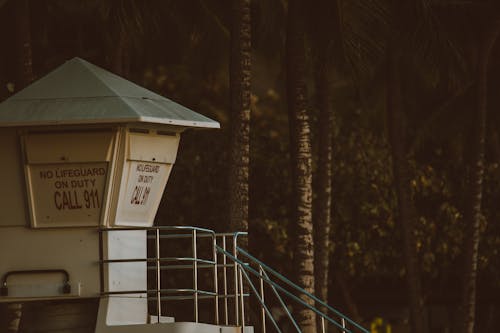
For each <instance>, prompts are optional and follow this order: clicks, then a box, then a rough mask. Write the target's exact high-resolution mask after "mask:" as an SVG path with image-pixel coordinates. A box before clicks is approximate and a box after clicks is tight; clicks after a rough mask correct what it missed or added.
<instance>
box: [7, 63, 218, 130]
mask: <svg viewBox="0 0 500 333" xmlns="http://www.w3.org/2000/svg"><path fill="white" fill-rule="evenodd" d="M132 120H133V121H137V122H149V123H162V124H172V125H179V126H185V127H190V126H192V127H214V128H218V127H219V126H220V125H219V123H218V122H216V121H213V120H211V119H209V118H207V117H205V116H203V115H200V114H198V113H196V112H194V111H192V110H190V109H188V108H186V107H184V106H182V105H180V104H177V103H175V102H173V101H171V100H169V99H167V98H165V97H163V96H161V95H159V94H157V93H154V92H152V91H150V90H147V89H146V88H143V87H141V86H139V85H137V84H135V83H133V82H131V81H128V80H126V79H124V78H122V77H120V76H118V75H116V74H113V73H111V72H109V71H107V70H105V69H103V68H101V67H98V66H96V65H94V64H92V63H90V62H88V61H86V60H84V59H82V58H79V57H75V58H72V59H70V60H68V61H66V62H65V63H64V64H62V65H61V66H59V67H57V68H56V69H54V70H53V71H51V72H50V73H48V74H47V75H45V76H44V77H42V78H40V79H38V80H37V81H35V82H33V83H32V84H31V85H29V86H28V87H26V88H24V89H23V90H21V91H19V92H18V93H17V94H15V95H13V96H11V97H10V98H8V99H7V100H6V101H4V102H3V103H1V104H0V126H17V125H22V124H28V123H29V124H36V123H39V124H40V125H43V124H48V123H50V124H53V123H58V124H61V123H64V124H72V123H82V122H84V123H96V122H130V121H132Z"/></svg>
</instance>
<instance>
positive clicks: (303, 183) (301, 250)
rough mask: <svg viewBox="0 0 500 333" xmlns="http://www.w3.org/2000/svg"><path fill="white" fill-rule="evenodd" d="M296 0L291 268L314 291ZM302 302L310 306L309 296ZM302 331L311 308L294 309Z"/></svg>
mask: <svg viewBox="0 0 500 333" xmlns="http://www.w3.org/2000/svg"><path fill="white" fill-rule="evenodd" d="M299 3H301V2H300V1H297V0H291V1H290V2H289V4H288V18H287V20H288V22H287V37H286V60H287V97H288V119H289V127H290V151H291V163H292V192H293V199H294V200H293V202H294V204H293V223H294V224H293V226H294V229H295V240H294V241H295V242H294V253H293V254H294V269H295V271H296V272H297V283H298V285H299V286H300V287H302V288H304V289H305V290H306V291H308V292H310V293H313V292H314V249H313V222H312V152H311V129H310V125H309V116H308V112H307V89H306V84H305V45H304V29H303V28H302V24H303V23H302V19H303V16H302V15H301V10H300V8H299ZM304 301H305V302H307V303H309V304H311V305H314V302H313V301H311V300H310V299H307V298H304ZM296 316H297V323H298V324H299V325H300V327H301V329H302V332H306V333H315V332H316V321H315V315H314V313H313V312H312V311H310V310H307V309H305V308H301V309H300V310H298V311H297V312H296Z"/></svg>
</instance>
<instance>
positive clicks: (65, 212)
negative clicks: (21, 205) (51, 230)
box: [29, 162, 108, 227]
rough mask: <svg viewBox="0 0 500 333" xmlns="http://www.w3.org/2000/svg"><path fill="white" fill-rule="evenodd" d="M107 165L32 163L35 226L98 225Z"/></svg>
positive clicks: (30, 170)
mask: <svg viewBox="0 0 500 333" xmlns="http://www.w3.org/2000/svg"><path fill="white" fill-rule="evenodd" d="M107 165H108V164H107V163H106V162H103V163H74V164H73V163H68V164H39V165H31V166H30V169H29V172H30V182H31V196H32V199H31V200H32V203H33V205H32V207H33V214H34V217H35V223H36V225H37V226H45V227H49V226H54V227H55V226H79V225H98V224H99V221H100V217H101V210H102V206H103V199H104V198H103V195H104V187H105V183H106V176H107Z"/></svg>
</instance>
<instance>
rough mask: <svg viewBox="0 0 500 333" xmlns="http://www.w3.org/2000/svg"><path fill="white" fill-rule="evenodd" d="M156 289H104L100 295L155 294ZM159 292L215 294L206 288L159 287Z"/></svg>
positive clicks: (212, 295)
mask: <svg viewBox="0 0 500 333" xmlns="http://www.w3.org/2000/svg"><path fill="white" fill-rule="evenodd" d="M157 292H158V290H156V289H147V290H120V291H105V292H102V293H101V295H126V294H156V293H157ZM160 293H167V294H168V293H172V294H173V293H193V294H200V295H208V296H211V297H214V296H217V294H216V293H214V292H213V291H206V290H201V289H198V290H194V289H160Z"/></svg>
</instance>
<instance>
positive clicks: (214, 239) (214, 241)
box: [212, 234, 219, 325]
mask: <svg viewBox="0 0 500 333" xmlns="http://www.w3.org/2000/svg"><path fill="white" fill-rule="evenodd" d="M212 251H213V253H212V256H213V261H214V293H215V296H214V303H215V304H214V306H215V324H216V325H219V281H218V275H217V237H216V236H215V234H213V235H212Z"/></svg>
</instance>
